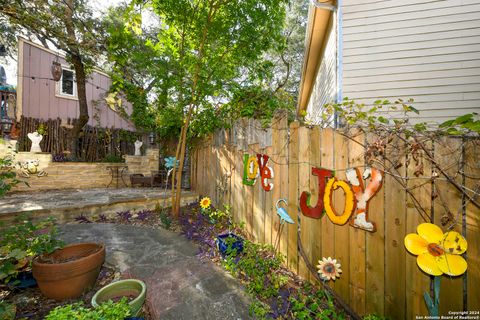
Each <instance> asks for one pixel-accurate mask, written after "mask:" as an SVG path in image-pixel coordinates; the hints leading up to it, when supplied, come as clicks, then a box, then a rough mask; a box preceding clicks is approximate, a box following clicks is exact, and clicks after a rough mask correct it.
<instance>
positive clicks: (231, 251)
mask: <svg viewBox="0 0 480 320" xmlns="http://www.w3.org/2000/svg"><path fill="white" fill-rule="evenodd" d="M216 242H217V247H218V250H219V251H220V254H221V255H222V257H225V256H226V255H233V256H236V255H238V254H239V253H241V252H243V238H241V237H239V236H237V235H236V234H234V233H231V232H228V233H225V234H221V235H219V236H218V237H217V240H216Z"/></svg>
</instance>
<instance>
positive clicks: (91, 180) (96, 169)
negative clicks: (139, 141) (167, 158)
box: [13, 149, 159, 191]
mask: <svg viewBox="0 0 480 320" xmlns="http://www.w3.org/2000/svg"><path fill="white" fill-rule="evenodd" d="M158 159H159V156H158V150H157V149H152V150H147V155H145V156H125V160H126V161H125V163H124V164H123V163H122V164H120V163H98V162H97V163H88V162H52V156H51V155H50V154H48V153H31V152H18V153H17V154H16V155H15V162H22V163H23V162H25V161H29V160H38V161H39V165H38V167H37V168H38V171H39V172H40V171H44V172H45V173H46V174H47V175H46V176H37V174H30V176H29V177H28V178H26V177H25V178H24V177H22V174H21V171H17V173H18V177H19V178H20V180H22V181H25V182H27V183H28V185H29V186H27V185H26V184H24V183H20V184H18V185H17V186H16V187H15V188H13V191H39V190H51V189H70V188H78V189H85V188H105V187H107V185H109V184H110V181H111V180H112V174H111V171H110V170H109V169H108V168H107V167H108V166H114V165H127V166H128V170H125V171H124V175H123V178H124V181H125V183H126V184H127V186H129V185H130V179H129V174H132V173H143V174H144V175H150V174H151V171H153V170H158V161H159V160H158ZM115 186H116V180H115V179H114V180H113V181H112V183H111V184H110V186H109V187H115ZM118 186H119V187H123V186H125V185H124V184H123V182H122V180H121V179H119V181H118Z"/></svg>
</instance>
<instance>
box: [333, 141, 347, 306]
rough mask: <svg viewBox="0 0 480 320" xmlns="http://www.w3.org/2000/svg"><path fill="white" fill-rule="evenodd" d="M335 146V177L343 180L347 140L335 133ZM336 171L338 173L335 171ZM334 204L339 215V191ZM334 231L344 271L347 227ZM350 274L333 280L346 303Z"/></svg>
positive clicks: (337, 256) (342, 198)
mask: <svg viewBox="0 0 480 320" xmlns="http://www.w3.org/2000/svg"><path fill="white" fill-rule="evenodd" d="M333 139H334V146H335V149H334V150H335V151H334V152H335V153H334V155H335V160H334V161H335V176H336V177H338V179H343V180H345V179H346V178H345V169H346V168H347V167H348V156H347V155H348V140H347V139H346V138H345V137H344V136H343V135H341V134H339V133H337V132H335V133H334V135H333ZM337 170H338V171H337ZM334 204H335V207H336V208H337V211H338V213H339V214H341V212H343V208H344V206H345V196H344V194H343V192H342V190H341V189H337V190H336V191H335V193H334ZM334 229H335V238H334V239H335V243H336V245H335V259H337V260H338V261H340V263H341V265H342V266H344V269H347V268H348V267H349V264H350V234H349V226H348V225H343V226H340V225H337V224H334ZM342 270H343V269H342ZM349 284H350V273H349V272H347V271H345V272H343V273H342V275H341V277H340V278H339V279H337V280H335V290H336V291H337V292H338V294H340V296H342V297H343V299H344V300H345V302H346V303H350V285H349Z"/></svg>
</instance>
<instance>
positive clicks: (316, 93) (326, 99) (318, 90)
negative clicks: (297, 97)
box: [307, 22, 337, 124]
mask: <svg viewBox="0 0 480 320" xmlns="http://www.w3.org/2000/svg"><path fill="white" fill-rule="evenodd" d="M334 26H335V22H333V23H332V24H331V28H330V32H329V34H328V38H326V44H325V49H324V52H323V57H322V60H321V62H320V63H321V64H320V67H319V69H318V73H317V77H316V79H315V84H314V85H313V89H312V94H311V96H310V100H309V102H308V105H307V115H308V116H307V119H308V120H309V121H310V122H312V123H313V124H319V123H321V122H322V113H323V106H324V105H325V104H326V103H330V102H334V101H336V97H337V36H336V32H335V27H334Z"/></svg>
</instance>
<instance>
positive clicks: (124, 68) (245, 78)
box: [108, 0, 294, 137]
mask: <svg viewBox="0 0 480 320" xmlns="http://www.w3.org/2000/svg"><path fill="white" fill-rule="evenodd" d="M286 5H287V3H286V1H285V0H262V1H215V0H196V1H173V0H172V1H160V0H153V1H150V2H147V3H146V4H145V3H143V2H140V1H137V2H134V3H133V4H132V5H130V6H128V7H124V8H121V9H118V8H117V9H115V10H112V11H111V13H110V16H109V22H110V27H109V29H108V32H109V34H110V41H109V42H108V50H109V58H110V60H111V61H114V65H113V70H114V75H113V77H114V85H115V89H116V90H123V91H125V92H126V93H127V97H128V100H130V101H131V102H133V103H134V106H135V107H134V114H133V118H134V119H133V120H134V121H135V122H136V123H137V125H138V124H139V125H140V126H143V127H146V128H151V129H154V128H159V129H158V131H159V133H160V134H161V135H163V134H166V135H167V136H168V135H171V136H173V137H174V136H178V133H179V131H180V127H181V125H182V124H183V123H184V120H185V119H184V118H185V117H186V115H187V114H188V110H189V109H190V107H191V112H192V115H193V117H192V126H191V127H190V135H191V136H198V135H203V134H206V133H209V132H211V131H212V130H214V129H215V128H218V127H220V126H225V125H227V122H228V121H230V120H231V119H234V117H238V116H254V117H256V116H259V117H260V118H261V117H262V116H265V117H268V116H271V111H261V112H260V111H255V112H250V113H249V112H247V111H246V110H244V111H241V110H235V109H236V107H239V108H244V107H245V106H246V105H247V104H248V105H249V106H250V108H255V105H254V101H263V103H262V104H260V105H257V109H258V110H260V109H262V108H263V107H264V106H267V105H268V107H269V108H268V110H270V109H272V108H273V109H274V108H275V106H276V107H284V106H285V105H286V103H285V102H286V101H288V102H289V103H290V105H289V106H293V105H294V102H293V99H292V98H291V97H288V99H286V100H285V101H281V99H283V98H285V96H286V93H285V91H284V90H282V89H281V88H280V87H275V88H273V86H272V85H271V84H272V80H273V73H274V70H275V63H273V62H272V61H271V60H270V57H269V55H271V54H272V52H278V51H279V50H285V47H286V37H285V32H284V30H285V7H286ZM145 10H149V12H150V15H151V16H152V17H153V20H154V22H153V23H151V25H150V26H148V27H147V25H146V24H145V20H144V19H143V20H142V12H143V13H144V16H145ZM150 20H152V19H150ZM242 91H244V92H243V93H242ZM254 93H255V97H254V95H253V94H254ZM249 97H251V98H252V99H251V101H250V102H249V103H247V102H245V101H244V100H245V99H246V98H249ZM269 98H272V101H270V102H268V103H267V101H268V99H269ZM234 101H236V102H238V103H239V104H237V105H235V104H234ZM240 102H241V106H240ZM227 116H228V117H227ZM232 117H233V118H232ZM226 120H228V121H226Z"/></svg>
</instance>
